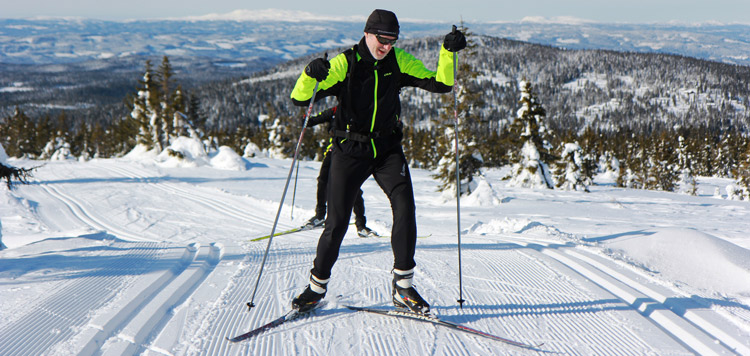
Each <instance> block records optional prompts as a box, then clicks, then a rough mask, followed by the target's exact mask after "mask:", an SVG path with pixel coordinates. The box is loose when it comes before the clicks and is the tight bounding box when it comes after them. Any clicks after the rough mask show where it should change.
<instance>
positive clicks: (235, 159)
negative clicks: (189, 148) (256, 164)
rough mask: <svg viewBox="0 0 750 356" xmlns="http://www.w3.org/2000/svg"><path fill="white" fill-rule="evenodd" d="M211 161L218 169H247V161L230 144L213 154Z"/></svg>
mask: <svg viewBox="0 0 750 356" xmlns="http://www.w3.org/2000/svg"><path fill="white" fill-rule="evenodd" d="M210 162H211V166H212V167H214V168H217V169H225V170H230V171H244V170H245V169H247V161H245V160H244V159H243V158H242V157H240V155H238V154H237V152H234V150H233V149H231V148H230V147H228V146H221V147H219V151H218V152H217V153H216V154H214V155H212V157H211V160H210Z"/></svg>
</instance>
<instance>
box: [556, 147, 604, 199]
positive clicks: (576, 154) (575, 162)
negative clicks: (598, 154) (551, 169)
mask: <svg viewBox="0 0 750 356" xmlns="http://www.w3.org/2000/svg"><path fill="white" fill-rule="evenodd" d="M595 170H596V162H595V161H594V160H593V159H591V157H590V156H588V155H584V153H583V149H582V148H581V146H580V145H579V144H578V142H575V143H566V144H564V145H563V148H562V153H561V154H560V160H559V161H558V163H557V165H556V169H555V177H556V178H557V187H558V188H562V189H564V190H583V191H585V192H589V186H591V185H592V184H594V178H593V176H594V173H595Z"/></svg>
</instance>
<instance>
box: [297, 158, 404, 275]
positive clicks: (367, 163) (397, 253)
mask: <svg viewBox="0 0 750 356" xmlns="http://www.w3.org/2000/svg"><path fill="white" fill-rule="evenodd" d="M370 175H372V176H373V177H374V178H375V181H376V182H377V183H378V185H379V186H380V188H381V189H383V192H385V194H386V196H388V199H389V200H390V202H391V210H392V213H393V228H392V230H391V248H392V249H393V257H394V263H393V267H394V268H396V269H400V270H410V269H412V268H414V266H416V263H415V262H414V252H415V247H416V244H417V219H416V205H415V204H414V189H413V187H412V182H411V174H410V173H409V165H408V164H407V162H406V157H405V156H404V152H403V149H402V148H401V146H400V145H398V146H396V147H395V148H393V149H392V150H390V151H389V152H386V153H382V152H380V153H379V155H378V157H377V158H354V157H351V156H349V155H346V154H344V153H341V152H340V151H339V150H334V151H333V152H332V155H331V168H330V172H329V176H328V216H327V217H326V224H325V229H324V230H323V233H322V235H321V236H320V240H318V250H317V255H316V256H315V262H314V267H313V269H312V271H311V272H312V274H313V275H314V276H315V277H317V278H319V279H328V278H330V277H331V270H332V269H333V265H334V263H336V260H337V259H338V256H339V249H340V248H341V242H342V241H343V239H344V235H345V234H346V230H347V228H348V227H349V218H350V216H351V212H352V206H353V205H354V200H355V198H356V197H357V192H358V191H359V188H360V187H361V186H362V183H364V182H365V180H367V178H369V177H370Z"/></svg>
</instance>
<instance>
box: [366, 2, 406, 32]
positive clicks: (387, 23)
mask: <svg viewBox="0 0 750 356" xmlns="http://www.w3.org/2000/svg"><path fill="white" fill-rule="evenodd" d="M398 29H399V27H398V19H397V18H396V14H394V13H393V12H391V11H388V10H381V9H377V10H375V11H373V12H372V13H371V14H370V17H368V18H367V23H366V24H365V32H367V33H372V34H376V35H386V36H393V37H396V38H398Z"/></svg>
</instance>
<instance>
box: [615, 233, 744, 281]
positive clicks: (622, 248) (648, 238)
mask: <svg viewBox="0 0 750 356" xmlns="http://www.w3.org/2000/svg"><path fill="white" fill-rule="evenodd" d="M605 246H606V247H608V248H609V249H610V252H611V253H613V254H617V255H624V256H627V259H628V261H629V262H631V263H635V264H639V265H641V266H643V267H646V268H648V269H649V270H651V271H653V272H656V273H659V274H660V275H661V279H662V280H670V281H676V282H678V283H684V284H686V285H688V286H690V287H693V288H698V289H701V290H703V291H716V292H717V293H720V294H740V295H745V296H750V283H737V282H738V281H750V250H747V249H744V248H742V247H739V246H737V245H735V244H732V243H731V242H728V241H725V240H722V239H720V238H717V237H715V236H711V235H708V234H705V233H703V232H700V231H696V230H692V229H677V228H675V229H664V230H657V231H655V232H643V233H641V234H637V235H627V236H623V237H620V238H618V239H616V240H612V241H610V242H607V243H606V244H605Z"/></svg>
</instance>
